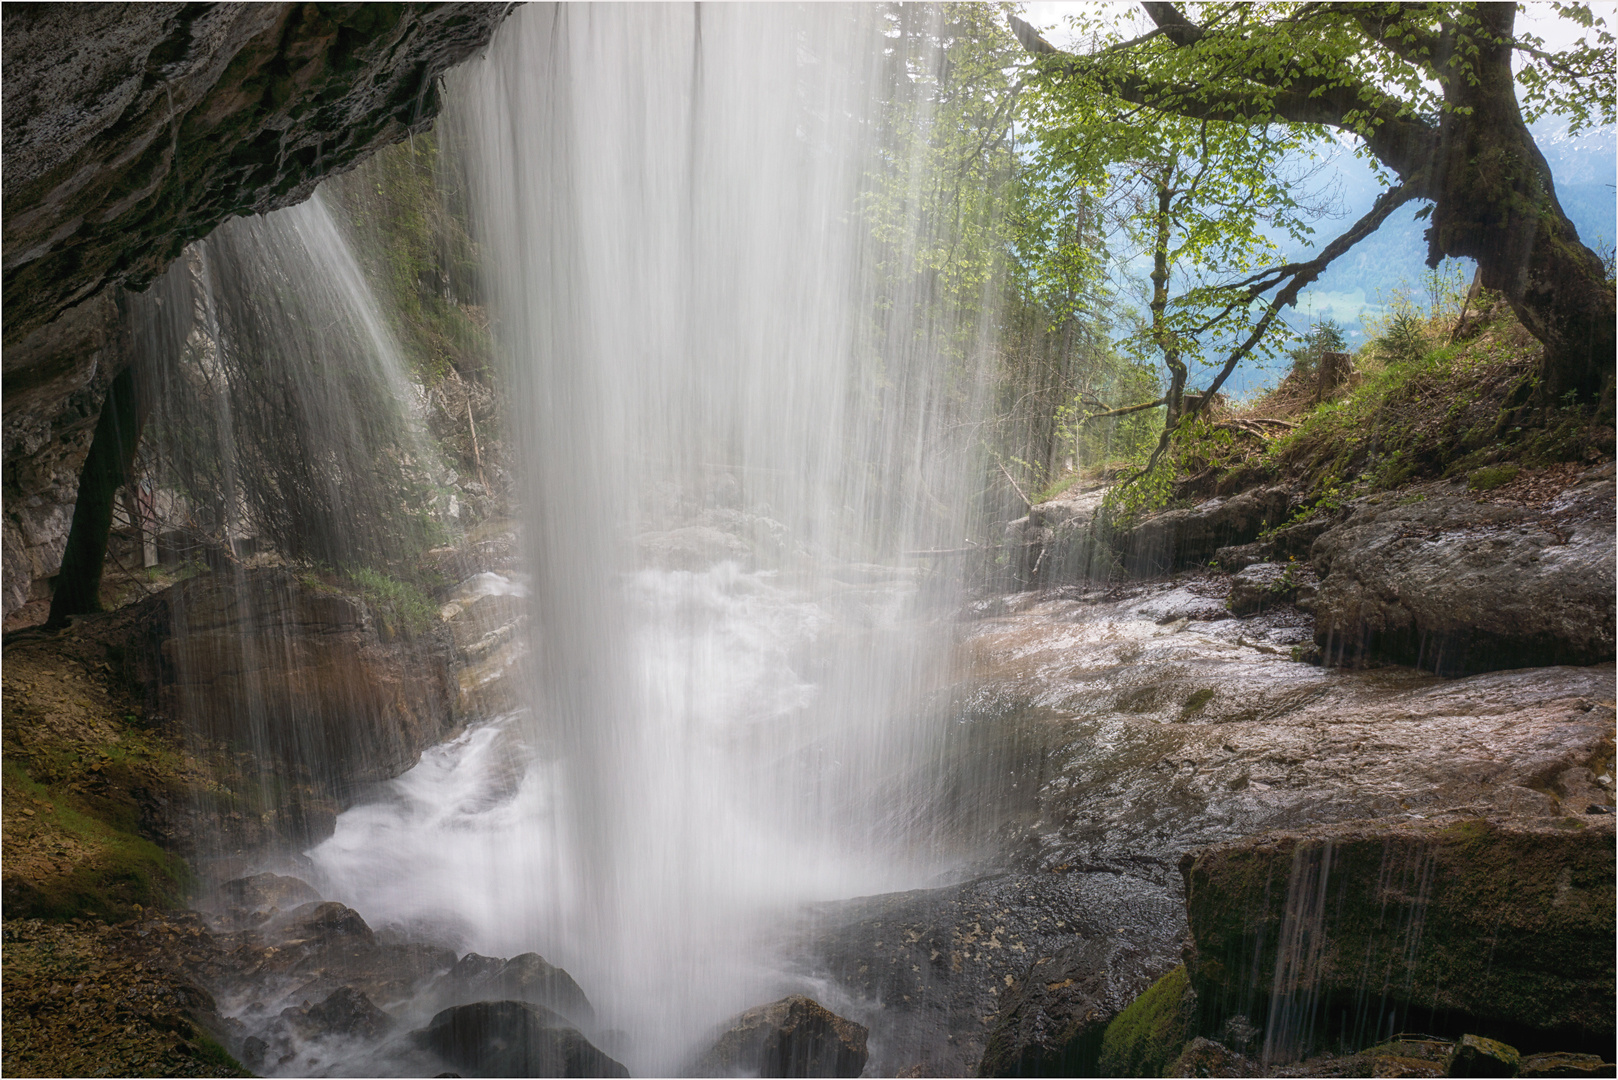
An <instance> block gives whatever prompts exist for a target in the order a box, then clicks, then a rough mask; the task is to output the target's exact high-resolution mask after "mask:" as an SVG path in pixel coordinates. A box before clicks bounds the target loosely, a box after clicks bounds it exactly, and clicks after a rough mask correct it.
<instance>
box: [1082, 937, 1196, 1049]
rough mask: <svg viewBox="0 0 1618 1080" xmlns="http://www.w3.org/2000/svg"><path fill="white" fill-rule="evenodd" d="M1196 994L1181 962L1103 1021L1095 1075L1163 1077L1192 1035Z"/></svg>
mask: <svg viewBox="0 0 1618 1080" xmlns="http://www.w3.org/2000/svg"><path fill="white" fill-rule="evenodd" d="M1195 1005H1196V995H1195V994H1194V993H1193V991H1192V989H1191V982H1190V980H1189V979H1188V978H1187V976H1186V969H1185V965H1183V964H1182V965H1180V966H1179V967H1177V968H1175V969H1174V970H1173V971H1171V972H1169V973H1168V974H1167V975H1165V976H1163V977H1162V978H1161V979H1159V980H1157V982H1155V983H1153V984H1152V986H1151V988H1150V989H1148V990H1147V991H1146V993H1144V994H1142V995H1141V996H1140V997H1138V998H1136V999H1135V1000H1134V1001H1133V1002H1132V1003H1130V1005H1129V1007H1128V1008H1126V1009H1125V1010H1124V1011H1123V1012H1121V1013H1119V1014H1118V1016H1117V1017H1116V1018H1115V1019H1114V1020H1113V1021H1112V1023H1110V1024H1108V1025H1107V1030H1106V1032H1105V1033H1104V1034H1103V1035H1102V1038H1101V1060H1100V1070H1099V1071H1098V1072H1097V1073H1096V1075H1097V1076H1163V1075H1164V1071H1165V1070H1166V1069H1167V1068H1168V1067H1169V1066H1170V1065H1171V1064H1173V1063H1174V1061H1175V1060H1176V1059H1177V1058H1178V1057H1179V1056H1180V1052H1181V1050H1182V1049H1183V1048H1184V1047H1185V1044H1186V1042H1187V1041H1188V1040H1189V1039H1190V1038H1191V1037H1192V1035H1193V1034H1195V1032H1194V1031H1193V1024H1194V1022H1195V1017H1196V1008H1195Z"/></svg>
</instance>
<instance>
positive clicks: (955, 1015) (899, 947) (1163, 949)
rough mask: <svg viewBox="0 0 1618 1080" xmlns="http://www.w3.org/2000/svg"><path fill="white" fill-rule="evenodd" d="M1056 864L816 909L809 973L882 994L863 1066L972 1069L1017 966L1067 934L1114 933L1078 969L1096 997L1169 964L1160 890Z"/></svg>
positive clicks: (1011, 991)
mask: <svg viewBox="0 0 1618 1080" xmlns="http://www.w3.org/2000/svg"><path fill="white" fill-rule="evenodd" d="M1062 870H1063V871H1064V872H1057V873H1052V872H1050V871H1043V872H1037V873H1036V872H1029V873H1023V874H1002V875H994V876H990V877H984V878H978V879H976V880H973V881H969V882H964V883H962V884H959V885H949V886H944V887H942V888H936V889H917V890H913V891H910V892H904V893H895V894H890V895H886V896H871V897H861V898H859V899H855V900H847V901H841V902H837V903H833V904H826V905H824V906H822V907H820V908H819V910H818V911H817V912H816V913H815V917H816V922H817V923H818V925H816V926H814V927H812V928H810V930H809V938H810V940H809V941H808V942H807V943H806V946H807V952H808V957H807V960H808V963H809V965H810V967H811V969H812V970H813V971H814V973H815V975H816V977H817V978H825V979H827V980H829V981H830V982H832V983H833V984H834V985H835V986H836V987H837V988H838V990H839V991H840V992H841V993H842V994H843V995H845V996H846V998H847V999H850V1000H855V1001H878V1002H881V1003H882V1014H881V1015H882V1027H881V1030H880V1035H881V1038H880V1041H878V1042H876V1043H875V1045H873V1046H872V1047H871V1055H872V1056H871V1059H870V1060H869V1061H868V1063H867V1064H868V1067H869V1071H870V1073H871V1075H873V1076H894V1075H919V1076H970V1075H973V1074H974V1073H975V1072H976V1071H977V1070H978V1068H979V1066H980V1063H981V1062H982V1059H983V1058H984V1056H985V1051H986V1049H987V1046H988V1042H989V1039H990V1038H991V1037H992V1036H994V1035H995V1034H996V1032H997V1030H998V1029H999V1028H1000V1027H1001V1023H1000V1021H1001V1017H1002V1014H1003V1013H1004V1012H1005V1009H1006V1000H1007V998H1008V995H1010V996H1015V992H1016V987H1017V984H1018V978H1019V976H1024V975H1025V974H1026V973H1027V972H1028V971H1029V969H1030V967H1031V966H1032V961H1033V960H1037V959H1039V958H1041V957H1045V958H1050V960H1048V961H1047V963H1049V962H1051V961H1053V960H1054V958H1055V957H1056V956H1057V955H1058V954H1059V953H1061V952H1062V950H1063V949H1065V948H1067V947H1068V946H1070V945H1072V944H1074V942H1075V939H1079V938H1082V939H1084V940H1086V941H1096V942H1101V941H1104V940H1105V941H1117V942H1118V945H1117V947H1116V948H1113V947H1111V946H1110V945H1109V946H1103V947H1098V948H1097V949H1096V950H1095V951H1094V952H1092V953H1090V954H1088V956H1087V957H1084V958H1082V959H1088V960H1089V961H1091V962H1093V963H1095V964H1097V965H1098V970H1096V971H1091V972H1087V973H1082V975H1083V977H1084V978H1085V979H1086V980H1087V981H1088V982H1089V985H1091V986H1092V987H1096V988H1097V989H1098V994H1097V996H1098V997H1100V998H1101V999H1102V1000H1108V998H1107V995H1106V993H1105V992H1104V991H1100V988H1101V987H1103V986H1104V985H1105V984H1106V983H1107V982H1109V981H1113V982H1116V983H1117V984H1119V986H1120V990H1119V992H1120V993H1121V992H1122V989H1121V987H1122V986H1123V985H1124V984H1127V983H1128V982H1129V980H1130V978H1131V975H1132V973H1133V972H1135V971H1138V970H1142V969H1144V970H1147V971H1150V970H1157V971H1166V970H1168V969H1169V968H1172V967H1173V966H1174V965H1175V964H1176V963H1178V961H1179V951H1180V945H1181V931H1182V928H1183V925H1184V922H1183V918H1184V917H1183V914H1182V908H1181V905H1180V903H1179V902H1178V900H1177V899H1176V898H1175V897H1174V896H1172V895H1171V894H1170V893H1169V891H1168V890H1167V889H1164V888H1159V887H1157V886H1154V885H1152V884H1150V883H1147V882H1143V881H1141V880H1139V879H1138V878H1135V877H1131V876H1128V875H1123V874H1112V873H1096V874H1085V873H1078V872H1065V871H1071V870H1073V868H1071V867H1063V868H1062ZM1064 959H1065V960H1066V963H1065V964H1064V966H1065V967H1066V968H1067V969H1068V970H1070V971H1075V972H1079V971H1080V967H1079V964H1080V960H1081V958H1079V957H1073V956H1070V957H1066V958H1064ZM1113 963H1117V964H1119V965H1120V971H1119V974H1118V975H1117V976H1116V977H1115V976H1113V975H1111V974H1110V973H1108V972H1107V971H1106V970H1104V969H1101V968H1100V966H1101V965H1110V964H1113ZM1043 966H1044V965H1042V967H1043ZM1052 981H1060V980H1052ZM1047 989H1048V987H1047ZM1052 998H1056V1000H1052ZM1052 998H1047V999H1045V1000H1046V1001H1049V1002H1050V1003H1051V1004H1052V1005H1053V1007H1054V1006H1056V1005H1057V1004H1059V1003H1061V1002H1060V999H1059V998H1057V995H1052ZM1032 1011H1033V1010H1025V1013H1031V1012H1032ZM1057 1019H1058V1021H1059V1018H1057ZM1025 1020H1026V1026H1025V1025H1023V1024H1019V1023H1017V1022H1015V1021H1014V1022H1013V1024H1012V1026H1011V1030H1012V1031H1017V1030H1023V1031H1028V1030H1037V1029H1038V1028H1039V1027H1040V1026H1047V1025H1045V1022H1044V1021H1043V1020H1041V1019H1040V1018H1039V1017H1037V1016H1034V1015H1028V1016H1026V1017H1025ZM1050 1026H1054V1025H1050ZM1053 1041H1054V1040H1053ZM1033 1053H1034V1055H1035V1056H1037V1055H1038V1053H1039V1052H1038V1051H1037V1050H1036V1051H1034V1052H1033ZM1006 1056H1007V1057H1009V1055H1006ZM991 1067H992V1066H991ZM697 1075H707V1074H705V1073H703V1072H701V1071H698V1073H697Z"/></svg>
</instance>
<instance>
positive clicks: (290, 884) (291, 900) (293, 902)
mask: <svg viewBox="0 0 1618 1080" xmlns="http://www.w3.org/2000/svg"><path fill="white" fill-rule="evenodd" d="M319 900H320V894H319V893H318V892H316V891H315V890H314V887H313V886H311V885H309V884H308V883H307V882H304V881H300V880H299V879H298V878H295V877H287V876H284V875H282V874H253V875H251V876H249V877H241V878H235V879H234V880H231V881H227V882H225V883H224V884H223V885H220V886H219V887H218V888H217V889H215V890H214V892H213V894H212V895H211V896H210V897H209V898H208V899H207V900H206V901H204V902H203V904H202V905H199V906H201V907H202V908H203V910H205V911H211V912H215V913H217V914H219V915H220V916H222V917H223V919H224V922H225V924H226V925H227V926H228V928H230V929H238V928H245V927H249V926H257V925H258V924H260V923H262V922H265V921H266V920H268V919H271V918H273V917H274V916H276V915H279V914H280V913H281V912H283V911H291V910H292V909H294V908H297V907H302V906H303V905H305V904H309V903H318V902H319Z"/></svg>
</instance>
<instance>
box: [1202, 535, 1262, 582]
mask: <svg viewBox="0 0 1618 1080" xmlns="http://www.w3.org/2000/svg"><path fill="white" fill-rule="evenodd" d="M1274 553H1275V552H1274V548H1273V547H1272V546H1271V545H1270V544H1267V543H1265V542H1264V541H1262V540H1255V541H1253V542H1252V543H1251V544H1234V545H1232V546H1230V547H1222V548H1220V549H1219V550H1218V551H1215V552H1214V557H1213V561H1214V562H1216V563H1218V564H1219V569H1221V570H1223V571H1225V572H1226V573H1227V574H1239V573H1241V572H1242V571H1243V570H1246V569H1247V568H1248V567H1249V566H1252V565H1253V564H1254V563H1261V562H1266V561H1268V560H1269V558H1270V556H1271V555H1273V554H1274Z"/></svg>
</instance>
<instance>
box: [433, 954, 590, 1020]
mask: <svg viewBox="0 0 1618 1080" xmlns="http://www.w3.org/2000/svg"><path fill="white" fill-rule="evenodd" d="M433 993H434V994H435V995H436V997H437V999H438V1000H439V1001H440V1002H442V1003H444V1004H456V1005H464V1004H470V1003H471V1002H475V1001H489V1000H494V999H497V998H503V999H510V1000H513V1001H527V1002H531V1003H532V1004H535V1005H543V1006H545V1007H546V1008H547V1009H551V1010H553V1011H555V1012H557V1013H560V1014H561V1015H563V1016H565V1017H567V1018H568V1019H569V1020H571V1021H573V1022H574V1023H576V1024H583V1025H585V1026H587V1027H588V1026H591V1025H593V1024H594V1023H595V1009H594V1007H592V1006H591V1004H590V999H589V998H587V997H585V995H584V991H583V990H581V989H579V984H578V983H576V982H574V981H573V976H571V975H569V974H568V973H567V972H566V971H564V970H562V969H561V968H559V967H556V966H554V965H552V964H551V963H549V962H548V961H546V959H545V958H544V957H543V956H540V955H539V954H538V953H531V952H530V953H523V954H522V955H521V956H514V957H512V958H511V959H510V960H506V959H504V958H502V957H495V956H481V955H479V954H478V953H467V954H466V955H465V956H463V957H461V959H460V960H459V961H458V962H457V963H456V965H455V966H454V967H453V968H451V969H450V971H449V972H448V974H446V975H445V976H444V977H443V978H442V979H440V980H439V981H438V983H437V984H436V985H435V986H434V987H433Z"/></svg>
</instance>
